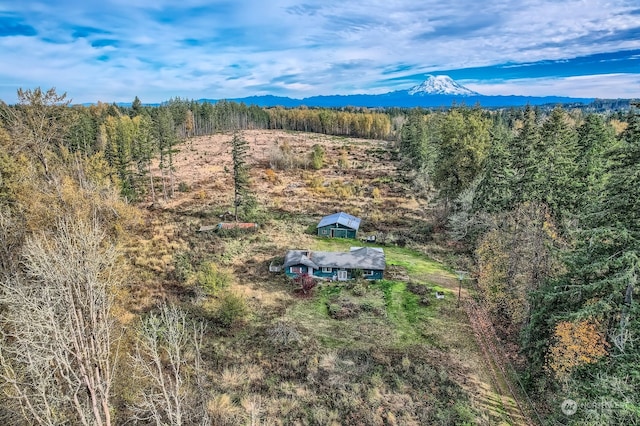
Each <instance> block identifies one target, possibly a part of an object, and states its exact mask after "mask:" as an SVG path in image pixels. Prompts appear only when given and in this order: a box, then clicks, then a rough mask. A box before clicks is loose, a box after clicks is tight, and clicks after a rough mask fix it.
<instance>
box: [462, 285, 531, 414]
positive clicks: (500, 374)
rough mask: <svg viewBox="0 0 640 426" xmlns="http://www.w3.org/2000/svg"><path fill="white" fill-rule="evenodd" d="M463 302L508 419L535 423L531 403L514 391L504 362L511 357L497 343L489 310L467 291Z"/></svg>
mask: <svg viewBox="0 0 640 426" xmlns="http://www.w3.org/2000/svg"><path fill="white" fill-rule="evenodd" d="M462 305H463V307H464V309H465V311H466V313H467V316H468V317H469V323H470V324H471V327H472V328H473V332H474V335H475V337H476V341H477V343H478V346H479V347H480V349H481V351H482V355H483V357H484V359H485V360H486V368H487V370H488V372H489V373H490V376H491V379H492V382H493V385H494V388H495V391H496V393H497V394H498V395H499V396H500V402H501V404H502V408H503V410H504V415H505V417H506V419H505V420H506V421H507V423H508V424H511V425H534V424H536V423H534V422H533V420H532V418H531V416H530V415H529V414H528V411H529V410H528V408H529V407H528V405H526V404H525V403H524V401H522V397H521V395H520V393H519V392H516V391H515V386H514V385H513V383H512V380H511V379H510V378H509V375H508V374H507V370H506V367H505V366H506V365H508V364H507V363H508V360H507V359H506V357H505V356H504V354H503V353H502V351H501V350H500V349H499V348H498V346H497V344H496V343H497V342H498V337H497V336H496V333H495V330H494V328H493V325H492V324H491V321H490V320H489V316H488V314H487V312H486V311H485V310H484V309H483V308H482V307H481V306H480V305H478V304H477V303H476V302H475V301H474V300H473V299H472V298H471V297H469V296H468V294H467V295H464V297H463V300H462Z"/></svg>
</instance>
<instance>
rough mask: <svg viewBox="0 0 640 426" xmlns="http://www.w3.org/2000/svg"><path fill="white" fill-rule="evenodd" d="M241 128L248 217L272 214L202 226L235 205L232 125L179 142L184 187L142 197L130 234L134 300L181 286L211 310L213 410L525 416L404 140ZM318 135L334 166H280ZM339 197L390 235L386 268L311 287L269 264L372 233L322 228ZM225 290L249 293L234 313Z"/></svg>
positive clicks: (296, 416) (458, 418)
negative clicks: (371, 278) (163, 198)
mask: <svg viewBox="0 0 640 426" xmlns="http://www.w3.org/2000/svg"><path fill="white" fill-rule="evenodd" d="M242 137H244V138H245V139H246V140H247V141H248V142H249V145H250V157H249V158H250V170H251V182H252V185H251V188H252V191H253V192H254V194H255V196H256V198H257V202H258V206H259V207H258V209H257V211H256V212H255V213H254V214H253V216H252V217H251V218H248V219H250V220H252V221H253V220H255V221H257V222H259V224H260V229H259V230H258V231H257V232H255V233H251V234H241V235H228V236H220V235H218V234H215V233H198V232H197V230H198V229H199V228H200V227H201V226H206V225H214V224H216V223H217V222H219V221H221V220H231V217H230V215H229V214H228V212H229V211H230V210H231V205H232V198H233V181H232V176H231V173H230V172H229V169H230V168H231V157H230V147H229V144H228V143H229V140H230V139H231V136H230V135H228V134H217V135H214V136H205V137H197V138H192V139H190V140H188V141H187V142H185V143H184V144H182V145H180V146H179V149H178V152H177V154H176V155H175V160H174V161H175V163H174V167H175V172H174V180H175V186H176V188H179V189H180V190H177V191H176V193H175V197H174V198H173V199H171V200H170V201H168V202H166V203H164V202H157V203H155V204H150V202H149V201H147V202H144V203H142V204H141V205H140V207H142V208H143V210H144V215H145V223H146V226H145V227H144V228H143V231H142V232H141V235H140V238H139V239H138V240H136V241H134V242H132V243H131V247H130V248H129V254H130V257H131V259H132V263H133V265H134V269H133V271H132V274H131V276H132V277H140V278H138V279H135V278H134V279H133V280H132V281H131V282H130V283H129V292H130V295H131V297H132V303H131V306H130V309H131V310H132V312H138V313H143V312H145V311H147V310H148V309H150V308H152V307H153V305H154V304H155V303H156V302H157V301H159V300H169V301H174V302H178V303H180V304H182V305H183V306H185V307H187V308H188V309H189V310H190V311H191V312H192V313H194V314H195V315H197V316H200V317H202V318H203V319H204V320H205V321H207V323H208V324H209V328H208V330H209V331H208V334H207V336H206V343H205V347H206V348H207V356H206V361H207V362H208V363H211V364H210V365H212V366H215V368H214V370H213V371H212V372H211V380H212V381H213V387H214V390H215V397H214V398H213V399H212V401H213V402H210V404H209V409H210V411H211V412H212V413H213V414H214V416H218V417H219V418H226V419H229V420H227V423H226V424H238V422H239V423H242V422H247V421H249V420H248V419H249V418H251V419H260V420H261V421H264V422H265V423H267V424H345V425H346V424H403V425H410V424H415V425H419V424H433V423H444V424H462V423H466V424H487V425H488V424H499V423H501V422H506V423H511V424H514V423H516V424H517V423H520V422H523V423H526V422H525V420H523V417H522V413H520V411H519V409H518V408H517V405H516V403H515V401H514V400H513V398H512V395H511V394H510V392H509V390H508V388H507V387H506V386H505V383H504V379H503V378H501V377H500V372H499V370H498V369H497V368H496V366H495V365H493V364H492V362H495V359H494V358H491V355H490V354H489V353H488V351H487V347H486V340H483V338H482V337H481V334H482V330H480V329H479V328H478V326H477V324H474V325H473V326H472V324H470V320H469V316H468V312H469V309H468V307H467V304H466V302H465V303H463V306H461V307H457V303H456V297H457V287H458V282H457V279H456V275H455V274H454V273H453V272H452V271H451V269H450V268H449V267H447V265H446V264H445V263H441V262H440V261H445V260H447V259H452V256H453V252H452V249H451V248H449V247H447V246H446V244H445V243H444V240H443V239H442V238H441V237H439V236H438V234H437V233H435V234H434V233H432V229H431V227H430V225H429V224H431V223H432V219H433V218H432V215H433V213H432V212H431V211H430V209H429V205H428V204H427V203H426V202H425V201H424V200H420V199H418V198H415V197H413V196H412V190H411V188H409V187H408V185H407V184H405V183H404V182H403V181H402V179H401V178H399V173H398V171H397V169H396V166H397V164H396V161H395V154H394V149H393V146H392V144H391V143H390V142H387V141H376V140H363V139H350V138H342V137H331V136H325V135H317V134H307V133H296V132H284V131H265V130H255V131H244V132H242ZM316 144H318V145H320V146H322V147H323V149H324V152H325V165H324V166H323V167H322V168H320V169H319V170H313V169H312V168H311V167H309V166H305V164H302V163H304V162H303V161H300V162H299V164H298V166H299V167H301V168H297V167H293V168H288V169H286V170H277V169H273V168H272V165H273V164H272V163H274V161H275V160H277V159H278V158H279V157H278V156H279V155H282V153H283V152H287V153H288V154H289V155H290V156H291V157H290V158H297V159H299V160H302V159H304V158H306V157H307V156H308V154H309V152H311V150H312V147H313V146H314V145H316ZM154 173H156V174H159V170H157V169H156V170H155V172H154ZM339 210H345V211H348V212H350V213H351V214H354V215H358V216H360V217H361V218H362V220H363V223H362V227H361V235H374V234H375V235H377V237H378V242H379V244H378V245H383V247H384V249H385V251H386V254H387V264H388V269H387V271H386V279H385V280H383V281H381V282H377V283H359V284H355V285H354V284H338V285H333V284H321V285H320V286H319V287H317V288H316V289H315V292H314V293H313V295H311V296H304V297H301V296H300V295H299V294H296V292H295V291H294V286H293V285H292V283H291V282H289V280H288V279H286V278H285V277H283V276H282V275H280V274H274V273H270V272H269V270H268V265H269V264H270V263H271V262H272V261H274V260H275V261H276V263H277V260H278V258H281V257H282V256H284V254H285V252H286V250H288V249H293V248H310V249H321V250H348V247H349V246H351V245H354V244H357V245H362V244H363V243H362V242H356V241H352V240H351V241H335V240H326V239H318V238H316V237H314V236H313V235H312V234H311V233H310V232H309V231H313V230H314V227H315V224H316V223H317V220H318V219H319V218H320V217H321V216H323V215H326V214H330V213H333V212H335V211H339ZM435 259H438V260H435ZM211 265H215V266H214V267H213V273H214V274H217V277H218V280H217V282H218V283H220V282H222V281H224V284H221V285H220V287H215V289H213V290H212V289H211V288H207V287H206V286H203V285H202V282H203V280H202V275H201V274H202V271H203V269H206V268H210V267H211ZM210 272H211V270H210ZM220 277H222V278H220ZM222 288H224V290H221V289H222ZM436 291H439V292H442V293H444V294H445V298H444V299H442V300H440V299H436V298H435V297H434V295H435V292H436ZM223 294H227V295H228V294H231V295H233V297H236V298H237V299H238V300H239V301H240V302H238V304H239V305H240V306H241V308H238V309H236V310H235V311H233V312H231V314H230V315H229V316H228V317H224V318H226V319H228V321H223V320H221V318H222V317H221V312H226V311H224V309H223V308H221V306H222V307H224V306H227V305H228V303H227V302H225V300H226V299H225V297H227V296H223ZM467 297H468V296H467V291H466V290H465V291H464V292H463V298H464V299H465V300H466V298H467ZM225 303H227V304H226V305H225ZM242 306H244V308H242ZM226 313H227V314H228V313H229V312H226ZM283 336H286V337H283ZM252 421H253V420H252Z"/></svg>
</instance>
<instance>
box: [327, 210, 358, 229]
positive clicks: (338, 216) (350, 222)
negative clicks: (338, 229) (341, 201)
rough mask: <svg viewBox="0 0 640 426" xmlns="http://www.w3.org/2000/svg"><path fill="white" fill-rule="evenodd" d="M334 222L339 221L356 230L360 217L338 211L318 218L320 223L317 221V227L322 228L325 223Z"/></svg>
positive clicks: (330, 223)
mask: <svg viewBox="0 0 640 426" xmlns="http://www.w3.org/2000/svg"><path fill="white" fill-rule="evenodd" d="M334 223H339V224H340V225H343V226H346V227H348V228H351V229H355V230H356V231H357V230H358V228H359V227H360V218H359V217H355V216H351V215H350V214H347V213H345V212H338V213H334V214H330V215H329V216H325V217H323V218H322V219H320V223H318V226H317V228H322V227H323V226H327V225H333V224H334Z"/></svg>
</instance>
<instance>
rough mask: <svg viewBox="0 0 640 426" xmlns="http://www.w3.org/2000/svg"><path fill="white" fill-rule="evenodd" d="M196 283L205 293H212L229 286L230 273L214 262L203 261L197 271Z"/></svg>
mask: <svg viewBox="0 0 640 426" xmlns="http://www.w3.org/2000/svg"><path fill="white" fill-rule="evenodd" d="M197 283H198V285H199V286H200V287H202V289H203V290H204V291H205V293H207V294H210V295H213V294H216V293H217V292H219V291H220V290H221V289H223V288H225V287H227V286H229V284H230V283H231V275H230V274H229V273H228V272H227V271H224V270H222V269H220V268H219V267H218V266H217V265H216V264H215V263H212V262H205V263H203V264H202V265H201V266H200V270H199V271H198V275H197Z"/></svg>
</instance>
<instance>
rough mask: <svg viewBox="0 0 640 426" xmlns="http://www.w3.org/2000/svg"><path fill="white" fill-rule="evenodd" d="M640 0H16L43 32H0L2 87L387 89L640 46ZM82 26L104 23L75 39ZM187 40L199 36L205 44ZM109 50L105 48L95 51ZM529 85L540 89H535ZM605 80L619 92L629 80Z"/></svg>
mask: <svg viewBox="0 0 640 426" xmlns="http://www.w3.org/2000/svg"><path fill="white" fill-rule="evenodd" d="M632 3H633V2H629V1H625V0H615V1H611V0H566V1H562V2H558V1H556V0H535V1H534V0H521V1H519V2H517V4H515V2H513V1H510V0H493V1H488V2H483V3H482V6H478V3H477V1H476V0H467V1H453V2H446V1H441V0H437V1H436V0H427V1H421V2H416V1H415V0H397V1H393V2H389V1H386V0H374V1H368V2H361V1H358V0H325V1H323V2H318V5H314V6H309V4H303V3H300V2H299V1H294V0H273V1H263V0H237V1H231V0H229V1H220V0H218V1H207V0H182V1H180V2H174V1H171V0H158V1H155V2H146V1H142V0H106V1H103V2H86V1H80V0H66V1H63V2H61V3H56V4H51V3H48V2H44V1H41V2H38V1H30V2H15V3H14V4H12V5H6V6H5V7H6V8H10V9H12V10H13V12H15V13H22V15H23V16H24V18H25V20H26V22H27V23H28V24H29V25H32V26H34V27H35V28H36V29H37V31H38V37H1V38H0V50H1V51H2V52H3V61H1V62H0V98H2V99H5V100H7V101H9V102H11V101H13V100H14V99H15V89H17V87H15V88H14V89H13V90H9V88H10V87H11V84H12V83H15V84H16V85H18V84H19V85H20V86H23V87H24V86H26V87H34V86H42V87H51V86H56V87H57V88H58V89H59V90H66V91H68V92H69V94H70V95H71V96H73V97H74V98H76V99H77V100H78V101H80V102H84V101H96V100H98V99H96V98H95V96H98V97H99V99H100V100H103V101H112V100H115V101H120V100H130V99H131V98H133V97H134V96H135V95H138V96H140V97H141V98H142V99H145V100H146V101H148V102H154V101H162V100H165V99H167V98H168V97H170V96H181V97H194V98H200V97H205V96H206V97H241V96H248V95H252V94H255V90H256V89H255V86H268V87H272V88H274V90H275V89H278V87H280V89H279V92H277V93H274V94H282V95H289V96H293V97H304V96H311V95H317V94H336V93H339V94H349V93H365V92H367V93H373V92H374V91H373V90H372V89H371V88H372V87H375V88H376V89H375V92H376V93H380V92H384V91H389V90H396V89H401V88H406V86H399V85H394V84H392V83H389V84H388V85H386V86H381V85H380V82H381V81H382V80H384V79H385V78H388V77H394V76H396V77H400V76H402V75H409V74H419V73H427V72H430V71H434V70H443V69H457V68H466V67H482V66H489V65H495V64H499V63H507V62H535V61H539V60H555V59H563V58H570V57H576V56H583V55H589V54H593V53H601V52H610V51H618V50H622V49H638V48H640V37H633V36H632V35H633V34H637V33H634V32H633V28H636V27H639V26H640V23H639V22H638V19H637V18H638V15H633V14H630V13H627V12H628V10H630V9H633V8H637V6H635V5H634V4H632ZM190 8H192V9H190ZM78 26H82V27H90V28H95V29H97V30H103V31H104V33H99V32H98V33H89V34H87V35H86V38H79V39H75V40H73V38H72V34H73V32H74V28H75V27H78ZM624 31H629V33H628V34H630V35H629V37H627V38H624V34H625V33H624ZM639 32H640V31H639ZM617 34H620V36H617ZM99 39H109V40H115V41H116V42H117V44H116V46H115V47H113V46H111V47H108V46H107V47H93V46H92V45H91V42H94V41H96V40H99ZM184 40H196V41H197V40H201V41H202V44H201V45H197V43H185V42H184ZM101 55H106V56H108V57H109V58H108V59H107V60H104V59H106V58H104V57H103V58H102V60H98V57H100V56H101ZM397 64H416V65H415V67H414V68H413V69H409V70H404V71H402V72H398V73H397V74H395V75H382V74H381V71H382V70H383V69H388V68H393V67H394V66H396V65H397ZM236 65H239V66H237V67H235V68H234V67H233V66H236ZM233 72H235V73H237V74H235V77H237V78H233V77H234V74H232V73H233ZM290 74H298V75H300V79H299V81H288V82H287V84H283V83H280V84H279V85H278V84H277V83H276V82H274V79H277V78H278V77H281V76H283V75H290ZM230 77H231V79H229V78H230ZM620 79H621V77H616V78H615V79H613V80H616V81H621V80H620ZM613 80H611V81H613ZM552 81H553V82H556V83H554V84H551V82H552ZM592 81H593V82H596V81H597V82H601V83H598V84H597V85H596V84H595V83H594V85H593V86H589V84H586V83H584V79H570V78H566V79H561V80H558V79H554V80H549V79H546V80H545V79H540V80H528V83H526V84H525V83H522V82H519V81H513V82H511V83H508V84H502V85H496V84H485V85H484V86H482V87H484V88H485V90H484V92H485V93H486V92H487V91H488V90H490V91H491V90H493V91H498V90H500V89H499V88H502V89H504V90H507V89H509V88H513V89H518V90H521V91H525V90H529V91H530V92H539V93H540V94H544V95H551V94H559V95H560V94H564V95H566V94H568V93H569V92H571V93H574V92H588V93H584V96H598V95H597V94H596V93H600V92H597V90H598V91H604V90H605V84H606V82H607V81H610V80H609V79H607V78H605V77H594V78H593V79H592ZM560 82H563V83H562V84H561V83H560ZM534 83H535V84H536V85H537V86H536V87H527V86H528V85H532V84H534ZM398 84H400V83H398ZM478 84H479V83H478ZM600 84H602V86H601V85H600ZM572 85H573V86H572ZM474 87H475V86H474ZM477 87H480V86H477ZM608 87H610V88H611V89H612V90H614V91H615V92H616V93H623V92H624V90H625V89H624V88H622V87H619V88H617V89H616V88H614V87H612V86H608ZM637 87H638V86H637V85H636V89H635V90H636V91H640V88H637ZM547 90H564V91H565V92H564V93H557V92H548V91H547ZM478 91H480V92H482V91H483V90H479V89H478ZM89 93H91V97H89V96H88V94H89ZM501 93H502V94H505V93H508V92H501ZM632 95H634V96H636V95H638V93H636V94H633V93H632Z"/></svg>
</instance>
